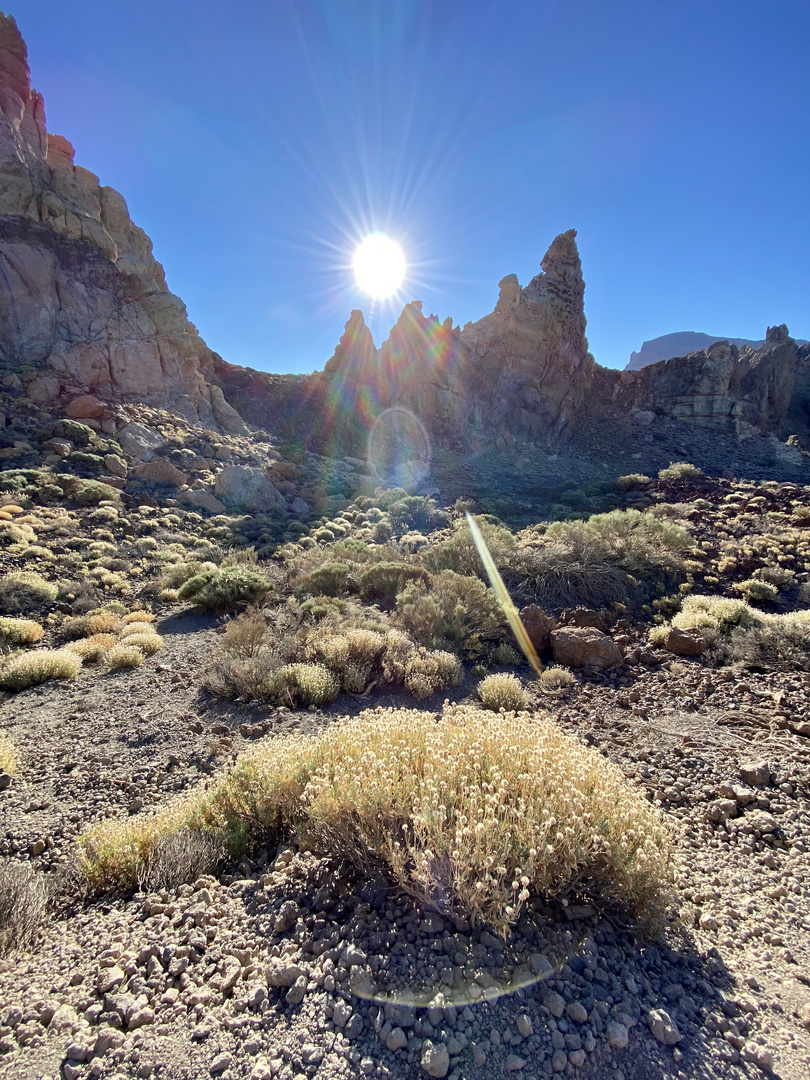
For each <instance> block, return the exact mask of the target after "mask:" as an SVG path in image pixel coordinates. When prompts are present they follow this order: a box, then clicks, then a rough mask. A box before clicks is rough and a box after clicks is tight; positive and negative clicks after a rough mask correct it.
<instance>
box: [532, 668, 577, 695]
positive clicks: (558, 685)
mask: <svg viewBox="0 0 810 1080" xmlns="http://www.w3.org/2000/svg"><path fill="white" fill-rule="evenodd" d="M576 681H577V677H576V675H574V673H573V671H571V670H570V669H569V668H565V667H557V666H556V665H552V666H551V667H547V668H544V669H543V671H542V672H541V673H540V685H541V686H543V687H544V688H545V689H546V690H564V689H565V687H566V686H574V685H575V684H576Z"/></svg>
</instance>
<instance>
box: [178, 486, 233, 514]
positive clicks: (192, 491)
mask: <svg viewBox="0 0 810 1080" xmlns="http://www.w3.org/2000/svg"><path fill="white" fill-rule="evenodd" d="M178 498H179V500H180V502H181V503H183V505H184V506H190V507H192V508H193V509H194V510H206V511H207V512H208V513H209V514H225V513H227V509H228V508H227V507H226V506H225V503H222V502H220V501H219V499H218V498H217V497H216V495H215V494H214V493H213V491H211V489H210V488H206V487H203V488H186V489H185V490H184V491H181V492H180V494H179V496H178Z"/></svg>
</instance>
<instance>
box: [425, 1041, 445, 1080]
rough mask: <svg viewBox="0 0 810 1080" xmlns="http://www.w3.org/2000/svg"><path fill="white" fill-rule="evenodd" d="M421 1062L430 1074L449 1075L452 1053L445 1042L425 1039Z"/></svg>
mask: <svg viewBox="0 0 810 1080" xmlns="http://www.w3.org/2000/svg"><path fill="white" fill-rule="evenodd" d="M420 1064H421V1066H422V1068H423V1069H424V1071H425V1072H426V1073H427V1074H428V1076H437V1077H442V1076H447V1071H448V1069H449V1068H450V1054H449V1053H448V1051H447V1047H446V1046H445V1045H444V1043H433V1042H431V1041H430V1039H425V1041H424V1043H423V1044H422V1057H421V1059H420Z"/></svg>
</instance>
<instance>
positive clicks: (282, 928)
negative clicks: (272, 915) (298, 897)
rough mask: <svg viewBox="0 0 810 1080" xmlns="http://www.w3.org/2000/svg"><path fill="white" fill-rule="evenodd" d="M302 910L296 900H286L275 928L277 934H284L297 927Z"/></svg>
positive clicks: (277, 917)
mask: <svg viewBox="0 0 810 1080" xmlns="http://www.w3.org/2000/svg"><path fill="white" fill-rule="evenodd" d="M300 910H301V909H300V908H299V907H298V904H296V902H295V901H294V900H285V901H284V903H283V904H282V905H281V908H280V910H279V913H278V915H277V916H276V923H275V926H274V927H273V929H274V930H275V932H276V933H277V934H283V933H285V932H286V931H287V930H289V929H290V927H292V926H295V924H296V922H297V920H298V914H299V912H300Z"/></svg>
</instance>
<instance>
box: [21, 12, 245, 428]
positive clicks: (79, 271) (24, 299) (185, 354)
mask: <svg viewBox="0 0 810 1080" xmlns="http://www.w3.org/2000/svg"><path fill="white" fill-rule="evenodd" d="M0 361H3V362H4V363H5V365H6V366H12V367H13V366H15V365H18V364H20V365H21V364H26V365H33V366H34V367H35V368H40V369H43V374H44V373H45V372H47V371H48V369H50V372H51V373H52V375H51V377H55V378H56V380H57V382H59V381H61V382H62V383H64V384H70V385H72V386H75V387H78V388H81V389H83V390H86V391H93V393H94V394H97V395H98V396H99V397H101V398H102V399H104V400H112V399H115V400H137V401H144V402H146V403H148V404H152V405H156V406H160V407H167V408H170V407H173V406H174V405H175V404H176V403H182V405H181V411H183V414H184V415H187V416H188V417H189V418H191V419H193V420H194V421H195V422H199V421H203V422H205V423H208V424H210V425H212V426H217V425H220V426H221V427H222V428H223V430H227V431H237V430H241V428H240V423H241V421H239V418H238V417H237V416H235V414H234V412H233V410H232V409H231V408H230V406H228V404H227V403H226V402H225V400H224V398H223V397H222V391H221V388H220V387H218V386H213V385H212V380H213V370H214V354H213V353H212V352H211V351H210V350H209V349H208V347H207V346H206V344H205V342H204V341H203V340H202V339H201V338H200V336H199V334H198V333H197V330H196V328H195V327H194V326H193V325H192V324H191V323H190V322H189V320H188V318H187V315H186V309H185V307H184V305H183V303H182V301H181V300H180V299H179V298H178V297H176V296H173V295H172V293H170V292H169V290H168V289H167V287H166V281H165V278H164V274H163V268H162V266H161V265H160V263H158V262H157V261H156V260H155V258H154V256H153V255H152V243H151V241H150V239H149V237H148V236H146V234H145V233H144V232H143V231H142V230H141V229H139V228H138V226H137V225H134V224H133V222H132V221H131V220H130V216H129V211H128V210H127V204H126V202H125V201H124V199H123V197H122V196H121V195H120V194H119V193H118V192H117V191H114V190H113V188H110V187H105V186H102V185H101V183H100V181H99V178H98V177H97V176H95V175H94V174H93V173H92V172H90V171H89V170H88V169H84V168H82V167H81V166H79V165H76V164H75V162H74V151H73V147H72V146H71V144H70V142H69V141H68V140H67V139H65V138H63V137H62V136H59V135H54V134H52V133H49V132H48V131H47V129H46V124H45V109H44V103H43V100H42V96H41V95H40V94H38V93H37V92H36V90H32V89H31V82H30V75H29V70H28V57H27V50H26V47H25V43H24V41H23V40H22V38H21V36H20V33H19V31H18V29H17V24H16V23H15V21H14V19H13V18H12V17H11V16H5V15H2V14H0ZM52 391H53V384H52V383H50V384H49V383H43V382H41V381H37V383H36V385H35V386H34V388H33V396H31V400H32V401H35V402H39V401H49V400H53V398H54V397H55V394H54V393H52ZM46 392H47V393H48V394H49V395H50V396H47V397H46V396H44V395H45V394H46ZM30 393H31V388H30V387H29V394H30ZM56 393H58V388H57V391H56ZM82 415H85V414H82Z"/></svg>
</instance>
